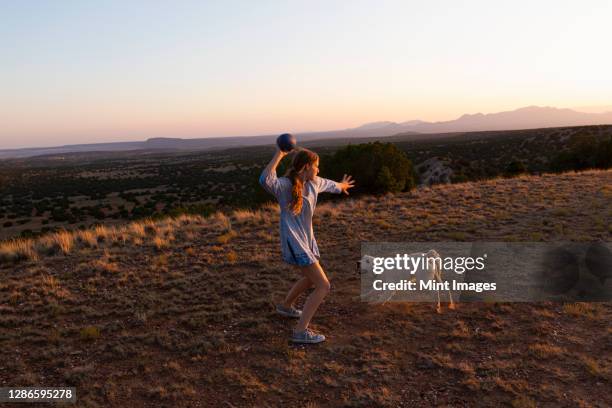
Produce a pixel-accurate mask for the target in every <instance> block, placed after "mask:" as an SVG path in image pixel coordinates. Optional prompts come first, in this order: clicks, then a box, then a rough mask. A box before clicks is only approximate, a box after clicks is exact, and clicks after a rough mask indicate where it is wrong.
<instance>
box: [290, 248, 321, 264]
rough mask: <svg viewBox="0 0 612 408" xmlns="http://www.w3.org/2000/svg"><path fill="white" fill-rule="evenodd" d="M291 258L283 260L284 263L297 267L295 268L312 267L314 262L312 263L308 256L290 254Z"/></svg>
mask: <svg viewBox="0 0 612 408" xmlns="http://www.w3.org/2000/svg"><path fill="white" fill-rule="evenodd" d="M291 255H292V258H293V259H291V258H289V259H287V258H285V259H284V261H285V262H287V263H289V264H291V265H297V266H308V265H312V264H313V263H315V262H316V261H313V260H312V259H311V258H310V257H309V256H308V255H306V254H304V253H301V254H295V253H293V251H292V253H291Z"/></svg>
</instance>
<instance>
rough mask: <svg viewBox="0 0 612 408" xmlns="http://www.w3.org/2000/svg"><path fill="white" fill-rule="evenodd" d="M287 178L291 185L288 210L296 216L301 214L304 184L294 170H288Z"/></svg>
mask: <svg viewBox="0 0 612 408" xmlns="http://www.w3.org/2000/svg"><path fill="white" fill-rule="evenodd" d="M288 178H289V180H291V184H292V187H291V204H290V205H289V209H290V210H291V213H292V214H293V215H298V214H299V213H300V212H302V188H303V187H304V182H303V181H302V178H301V177H300V176H299V175H298V172H297V171H296V170H295V169H294V168H291V169H290V170H289V175H288Z"/></svg>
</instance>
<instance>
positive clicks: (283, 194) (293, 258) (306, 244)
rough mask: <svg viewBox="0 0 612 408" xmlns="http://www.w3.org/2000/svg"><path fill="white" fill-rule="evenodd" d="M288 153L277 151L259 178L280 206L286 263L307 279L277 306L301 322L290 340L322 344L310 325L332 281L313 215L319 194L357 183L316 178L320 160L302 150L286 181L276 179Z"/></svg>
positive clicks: (346, 188)
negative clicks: (302, 298) (299, 303)
mask: <svg viewBox="0 0 612 408" xmlns="http://www.w3.org/2000/svg"><path fill="white" fill-rule="evenodd" d="M287 154H288V153H287V152H283V151H281V150H280V149H278V148H277V150H276V153H275V155H274V157H273V158H272V161H270V163H269V164H268V166H267V167H266V168H265V169H264V171H263V173H261V176H260V177H259V183H260V184H261V185H262V186H263V188H264V189H265V190H266V191H268V192H269V193H271V194H273V195H274V196H275V197H276V199H277V200H278V202H279V204H280V209H281V213H280V237H281V252H282V257H283V260H284V261H285V262H287V263H289V264H291V265H296V266H297V267H298V268H299V270H300V272H301V273H302V274H303V275H304V276H303V278H302V279H300V280H299V281H297V282H296V283H295V285H293V287H292V288H291V290H290V291H289V293H287V297H286V298H285V301H284V302H283V304H279V305H277V306H276V310H277V312H278V313H280V314H282V315H283V316H290V317H296V318H299V319H300V320H299V322H298V324H297V326H296V328H295V329H294V330H293V335H292V337H291V340H292V341H293V342H296V343H320V342H322V341H325V336H323V335H322V334H316V333H314V332H313V331H311V330H309V329H308V324H309V323H310V320H311V319H312V316H313V315H314V314H315V312H316V310H317V308H318V307H319V305H320V304H321V302H322V301H323V298H324V297H325V296H326V295H327V293H328V292H329V288H330V286H329V280H328V279H327V276H326V275H325V272H324V271H323V269H322V268H321V265H320V264H319V261H318V260H317V258H319V257H320V255H319V248H318V247H317V242H316V241H315V237H314V233H313V230H312V214H313V212H314V209H315V206H316V204H317V195H318V194H319V193H323V192H328V193H336V194H338V193H345V194H348V189H349V188H352V187H353V185H354V181H353V180H351V177H350V176H348V177H347V175H346V174H345V175H344V177H343V178H342V181H341V182H339V183H337V182H335V181H332V180H328V179H325V178H321V177H317V174H318V173H319V156H318V155H317V154H316V153H314V152H312V151H310V150H307V149H301V150H299V151H298V152H297V153H296V154H295V156H294V157H293V163H292V165H291V167H290V168H289V171H288V172H287V174H286V175H285V177H281V178H277V177H276V167H277V166H278V163H280V161H281V160H282V159H283V157H285V156H286V155H287ZM312 286H314V288H315V289H314V291H313V292H312V293H311V294H310V296H309V297H308V299H307V300H306V303H305V304H304V310H303V311H300V310H296V309H295V308H294V307H293V302H295V300H296V299H297V298H298V296H299V295H300V294H301V293H302V292H304V291H305V290H306V289H308V288H310V287H312Z"/></svg>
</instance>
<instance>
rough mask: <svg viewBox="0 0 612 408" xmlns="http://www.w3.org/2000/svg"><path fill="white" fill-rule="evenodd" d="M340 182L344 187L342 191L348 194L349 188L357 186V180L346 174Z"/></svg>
mask: <svg viewBox="0 0 612 408" xmlns="http://www.w3.org/2000/svg"><path fill="white" fill-rule="evenodd" d="M338 184H340V189H342V192H343V193H344V194H346V195H348V189H349V188H353V187H354V186H355V180H353V179H352V178H351V176H347V175H346V174H345V175H344V177H342V181H341V182H340V183H338Z"/></svg>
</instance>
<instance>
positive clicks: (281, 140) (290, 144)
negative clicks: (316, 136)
mask: <svg viewBox="0 0 612 408" xmlns="http://www.w3.org/2000/svg"><path fill="white" fill-rule="evenodd" d="M276 144H277V145H278V148H279V149H281V150H282V151H283V152H290V151H292V150H293V149H295V146H296V140H295V136H293V135H292V134H291V133H283V134H282V135H280V136H279V137H278V138H277V139H276Z"/></svg>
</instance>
